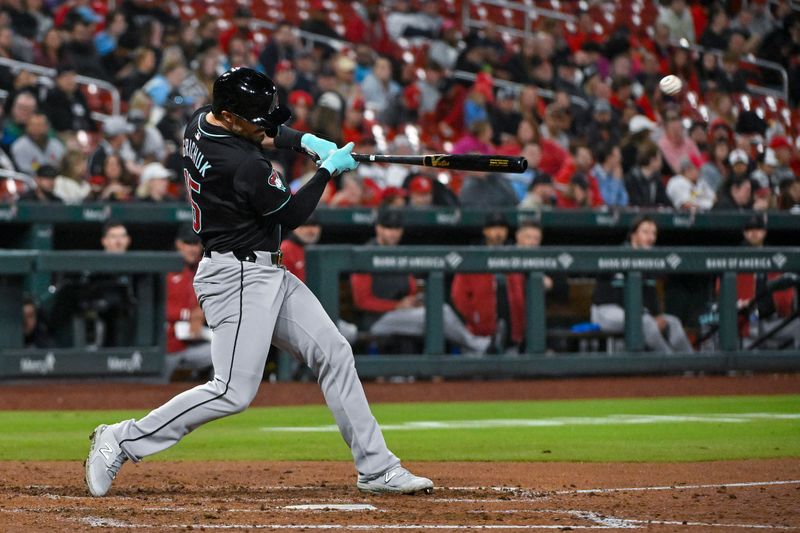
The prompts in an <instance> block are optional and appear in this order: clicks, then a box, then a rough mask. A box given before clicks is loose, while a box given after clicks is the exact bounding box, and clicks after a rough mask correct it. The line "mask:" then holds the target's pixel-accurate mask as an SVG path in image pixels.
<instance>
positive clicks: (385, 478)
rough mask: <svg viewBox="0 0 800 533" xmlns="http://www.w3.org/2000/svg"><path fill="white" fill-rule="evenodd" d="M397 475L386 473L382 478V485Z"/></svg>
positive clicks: (395, 473)
mask: <svg viewBox="0 0 800 533" xmlns="http://www.w3.org/2000/svg"><path fill="white" fill-rule="evenodd" d="M396 475H397V472H387V473H386V475H385V476H383V481H384V483H389V482H390V481H391V480H392V478H394V476H396Z"/></svg>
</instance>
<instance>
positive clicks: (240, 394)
mask: <svg viewBox="0 0 800 533" xmlns="http://www.w3.org/2000/svg"><path fill="white" fill-rule="evenodd" d="M256 392H258V384H257V383H256V384H255V385H253V384H251V383H235V384H234V383H231V384H230V385H229V386H228V390H227V392H226V393H225V402H226V404H227V406H228V411H229V412H230V413H231V414H234V413H241V412H242V411H244V410H245V409H247V407H248V406H249V405H250V403H251V402H252V401H253V398H255V397H256Z"/></svg>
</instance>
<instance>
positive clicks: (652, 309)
mask: <svg viewBox="0 0 800 533" xmlns="http://www.w3.org/2000/svg"><path fill="white" fill-rule="evenodd" d="M657 235H658V227H657V226H656V223H655V221H654V220H653V219H652V218H650V217H647V216H639V217H637V218H635V219H634V220H633V223H632V224H631V229H630V232H629V233H628V242H627V243H626V245H625V246H628V247H630V248H632V249H634V250H648V249H650V248H652V247H653V246H654V245H655V243H656V237H657ZM656 282H657V278H656V277H655V276H653V275H649V274H644V275H643V276H642V305H643V306H644V308H643V309H642V334H643V335H644V344H645V346H646V347H647V349H649V350H651V351H654V352H660V353H692V352H694V349H693V348H692V344H691V342H689V338H688V337H687V336H686V331H684V329H683V324H682V323H681V320H680V319H679V318H678V317H676V316H675V315H670V314H667V313H664V312H662V309H661V302H660V301H659V298H658V293H657V292H656ZM624 289H625V275H624V274H623V273H622V272H617V273H615V274H611V275H598V276H597V283H596V285H595V289H594V294H593V295H592V307H591V319H592V322H594V323H596V324H597V325H599V326H600V329H601V330H603V331H606V332H608V333H622V332H623V331H624V329H625V320H626V319H627V317H626V316H625V309H624V307H623V305H624Z"/></svg>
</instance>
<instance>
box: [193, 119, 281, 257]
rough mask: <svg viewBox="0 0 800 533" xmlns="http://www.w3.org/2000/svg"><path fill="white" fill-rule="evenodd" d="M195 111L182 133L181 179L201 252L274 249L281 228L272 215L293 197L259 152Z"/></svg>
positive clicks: (278, 174)
mask: <svg viewBox="0 0 800 533" xmlns="http://www.w3.org/2000/svg"><path fill="white" fill-rule="evenodd" d="M210 111H211V106H206V107H203V108H200V109H198V110H197V111H196V112H195V113H194V115H192V118H191V119H190V120H189V124H188V125H187V126H186V131H185V132H184V135H183V177H184V179H185V180H186V190H187V192H188V197H189V202H190V203H191V206H192V227H193V228H194V231H195V232H196V233H197V234H198V235H200V239H201V240H202V242H203V246H204V247H205V249H206V250H213V251H215V252H223V253H224V252H231V251H234V250H237V251H239V250H244V251H250V250H266V251H277V250H278V249H279V247H280V232H281V225H280V223H279V222H278V221H277V220H276V219H275V217H274V216H272V215H275V214H276V213H278V212H279V211H280V210H281V209H284V208H286V206H287V204H288V203H289V202H290V200H291V199H292V193H291V191H290V190H289V188H288V187H287V186H286V183H285V181H284V179H283V177H282V176H281V175H280V173H279V172H278V171H276V170H275V169H274V168H273V167H272V164H271V163H270V162H269V160H268V159H267V157H266V155H265V153H264V150H263V149H262V148H261V146H260V145H257V144H255V143H253V142H251V141H248V140H247V139H244V138H242V137H240V136H238V135H234V134H232V133H231V132H229V131H227V130H226V129H224V128H221V127H219V126H214V125H212V124H209V123H208V121H207V120H206V119H205V116H206V114H207V113H209V112H210Z"/></svg>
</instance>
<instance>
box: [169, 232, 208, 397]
mask: <svg viewBox="0 0 800 533" xmlns="http://www.w3.org/2000/svg"><path fill="white" fill-rule="evenodd" d="M175 249H176V250H177V251H178V253H179V254H180V255H181V257H182V258H183V270H181V271H180V272H170V273H169V274H167V357H166V359H165V361H164V372H163V374H162V377H163V378H164V379H165V380H166V381H169V379H170V378H171V377H172V374H173V373H174V372H175V370H178V369H181V370H191V371H192V372H193V377H205V376H208V372H209V371H210V370H211V369H212V365H211V342H210V333H209V330H208V328H207V327H206V325H205V315H204V314H203V310H202V308H201V307H200V305H199V304H198V303H197V296H196V295H195V292H194V287H193V286H192V283H193V281H194V275H195V273H196V272H197V266H198V265H199V264H200V259H202V257H203V247H202V245H201V244H200V237H199V236H198V235H197V234H196V233H195V232H194V230H192V228H191V227H189V226H181V228H180V229H179V230H178V235H177V236H176V238H175ZM209 377H211V376H209Z"/></svg>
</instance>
